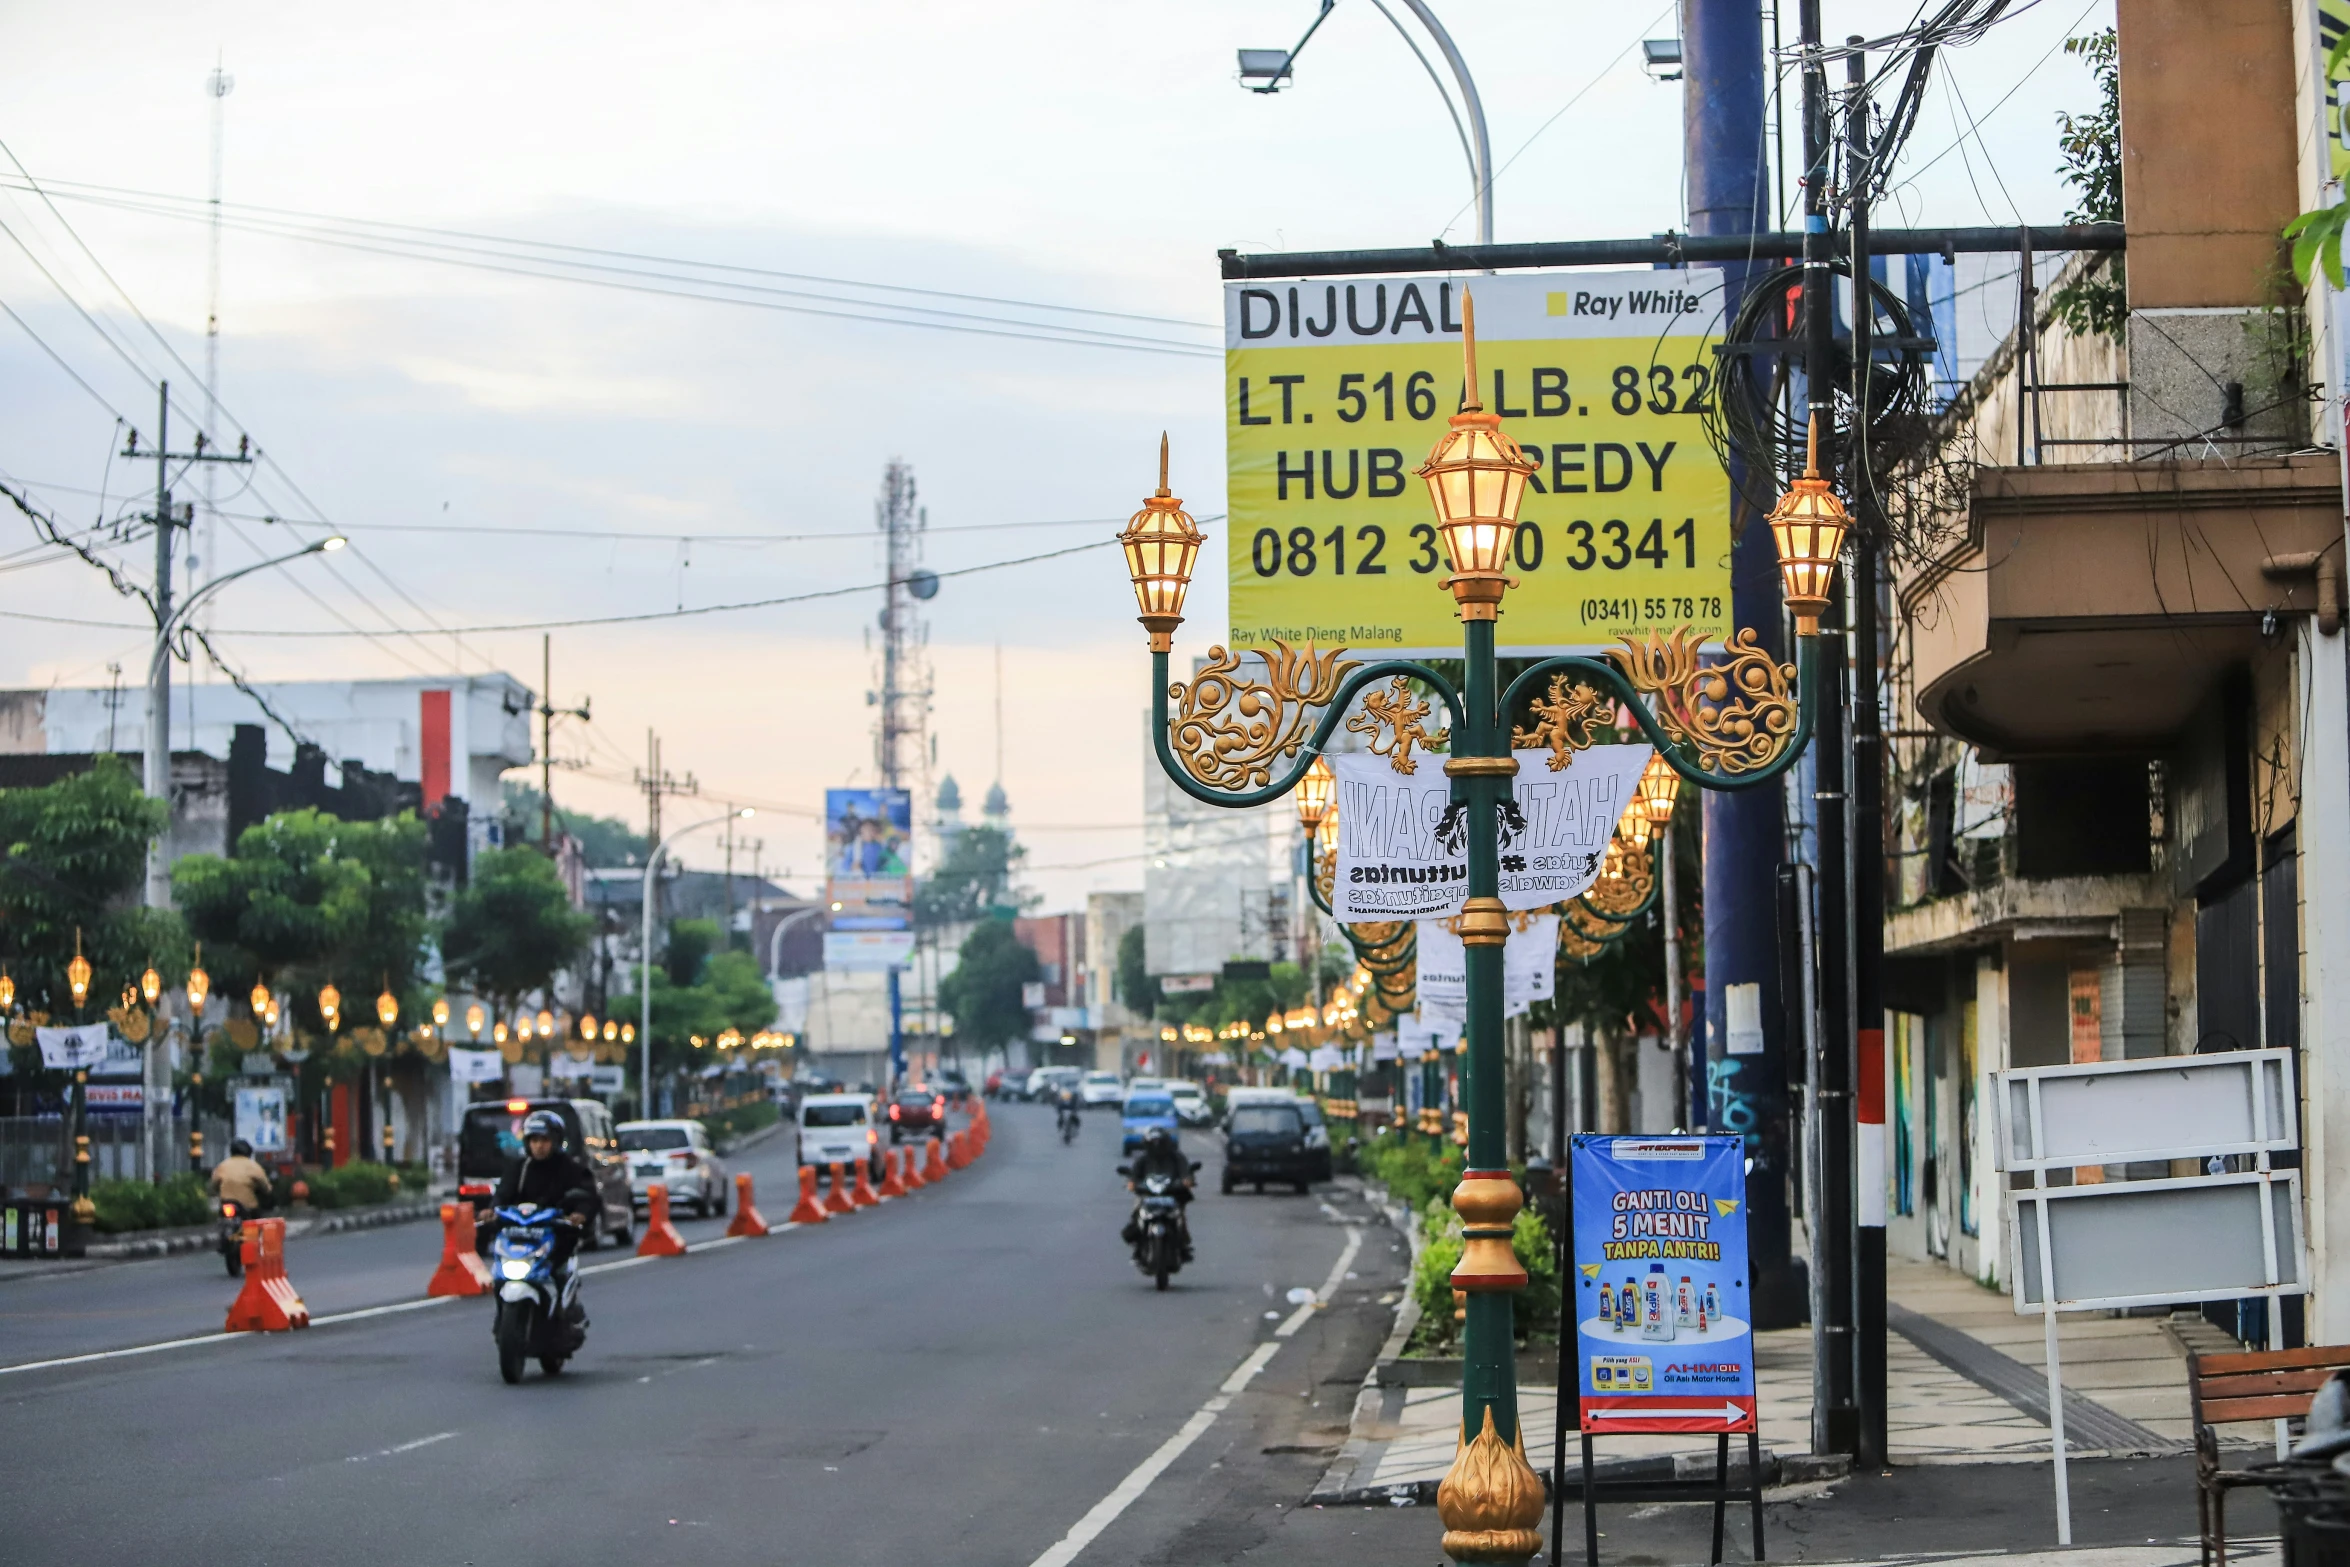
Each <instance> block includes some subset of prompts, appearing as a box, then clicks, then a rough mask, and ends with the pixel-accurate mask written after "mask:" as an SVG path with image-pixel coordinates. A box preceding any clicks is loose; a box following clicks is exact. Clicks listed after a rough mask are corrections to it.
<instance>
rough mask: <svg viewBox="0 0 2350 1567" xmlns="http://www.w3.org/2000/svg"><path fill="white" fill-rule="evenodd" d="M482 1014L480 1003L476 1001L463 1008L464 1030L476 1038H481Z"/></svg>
mask: <svg viewBox="0 0 2350 1567" xmlns="http://www.w3.org/2000/svg"><path fill="white" fill-rule="evenodd" d="M484 1015H485V1014H484V1013H483V1012H482V1010H481V1003H480V1002H478V1001H476V1002H475V1003H474V1004H473V1005H471V1006H469V1007H467V1008H466V1009H465V1030H466V1032H467V1033H469V1034H471V1035H472V1036H473V1037H474V1038H476V1039H479V1038H481V1023H482V1018H483V1017H484Z"/></svg>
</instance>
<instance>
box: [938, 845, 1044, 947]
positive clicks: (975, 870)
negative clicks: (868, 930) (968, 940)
mask: <svg viewBox="0 0 2350 1567" xmlns="http://www.w3.org/2000/svg"><path fill="white" fill-rule="evenodd" d="M1027 857H1028V851H1027V850H1026V849H1024V848H1022V847H1021V846H1020V845H1019V844H1016V843H1014V842H1013V841H1012V835H1011V834H1010V833H1008V832H1006V831H1004V830H1003V829H1002V828H1000V827H966V828H964V829H963V830H962V831H961V832H959V833H957V834H956V835H955V838H954V841H953V843H952V844H951V845H950V846H949V847H948V849H947V856H946V859H945V860H943V861H942V862H940V864H939V867H938V869H937V870H935V871H933V872H931V873H930V875H929V877H928V878H927V879H926V880H924V881H922V882H921V883H919V884H918V885H917V886H916V887H915V888H914V924H915V926H916V927H917V928H918V929H924V930H927V929H929V928H931V927H932V926H936V925H967V924H969V923H970V922H971V921H973V920H978V919H985V918H986V917H987V916H988V915H989V914H990V913H992V912H993V911H994V910H996V909H998V908H1003V907H1007V906H1008V907H1016V908H1025V907H1027V906H1028V905H1029V904H1031V903H1034V902H1035V901H1036V899H1035V898H1034V897H1033V896H1031V897H1027V898H1022V897H1020V896H1019V895H1018V894H1015V893H1014V892H1013V891H1012V873H1013V871H1015V870H1016V869H1018V868H1019V864H1020V862H1021V861H1022V860H1024V859H1026V858H1027Z"/></svg>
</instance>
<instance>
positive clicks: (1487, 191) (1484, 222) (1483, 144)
mask: <svg viewBox="0 0 2350 1567" xmlns="http://www.w3.org/2000/svg"><path fill="white" fill-rule="evenodd" d="M1403 3H1404V4H1405V5H1408V6H1410V7H1411V8H1412V15H1414V16H1416V17H1418V18H1419V19H1420V25H1421V26H1422V27H1425V28H1427V29H1428V31H1429V32H1430V33H1431V34H1433V35H1434V37H1435V39H1436V47H1437V48H1439V49H1442V50H1443V51H1444V59H1445V63H1446V64H1448V65H1450V66H1451V67H1452V74H1453V80H1455V81H1457V82H1458V83H1460V88H1461V101H1462V103H1464V104H1466V105H1467V106H1468V110H1469V124H1470V126H1471V128H1472V129H1473V130H1474V131H1475V132H1476V137H1477V243H1478V244H1480V245H1490V244H1492V243H1493V144H1492V142H1491V141H1489V140H1488V139H1487V137H1486V135H1485V104H1484V102H1483V101H1482V100H1481V99H1479V98H1478V96H1477V84H1476V82H1475V81H1474V80H1472V79H1471V78H1470V76H1469V62H1468V61H1466V60H1464V59H1462V58H1461V52H1460V50H1459V49H1457V48H1455V47H1454V46H1453V41H1452V34H1450V33H1448V32H1446V31H1445V30H1444V24H1443V23H1441V22H1439V21H1437V20H1436V13H1435V12H1434V11H1431V10H1429V9H1428V0H1403Z"/></svg>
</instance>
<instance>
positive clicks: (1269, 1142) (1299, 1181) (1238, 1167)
mask: <svg viewBox="0 0 2350 1567" xmlns="http://www.w3.org/2000/svg"><path fill="white" fill-rule="evenodd" d="M1313 1178H1314V1156H1313V1151H1312V1150H1311V1149H1309V1148H1308V1147H1307V1146H1306V1121H1305V1117H1304V1116H1303V1115H1302V1114H1300V1113H1299V1111H1298V1107H1297V1106H1296V1105H1294V1104H1242V1105H1236V1106H1234V1107H1233V1110H1232V1113H1231V1115H1229V1116H1227V1117H1226V1118H1225V1121H1224V1180H1223V1189H1224V1193H1225V1195H1226V1196H1230V1195H1231V1193H1232V1189H1233V1188H1234V1187H1235V1186H1238V1185H1239V1184H1240V1183H1241V1182H1242V1181H1248V1182H1252V1183H1253V1184H1254V1185H1255V1186H1256V1189H1257V1190H1258V1191H1260V1192H1261V1191H1263V1190H1264V1189H1265V1183H1266V1182H1267V1181H1287V1182H1289V1183H1290V1184H1291V1185H1292V1186H1295V1187H1296V1188H1297V1189H1298V1192H1299V1194H1300V1195H1303V1194H1304V1193H1305V1192H1306V1191H1308V1190H1310V1189H1311V1187H1312V1183H1313Z"/></svg>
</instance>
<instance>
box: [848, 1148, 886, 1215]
mask: <svg viewBox="0 0 2350 1567" xmlns="http://www.w3.org/2000/svg"><path fill="white" fill-rule="evenodd" d="M849 1201H851V1202H853V1203H855V1204H856V1205H857V1206H858V1207H860V1208H878V1207H880V1206H881V1199H880V1198H879V1197H876V1196H874V1195H873V1166H872V1165H871V1164H870V1163H868V1162H867V1161H865V1160H863V1159H859V1160H858V1161H857V1184H856V1185H855V1186H853V1187H851V1188H850V1189H849Z"/></svg>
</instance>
